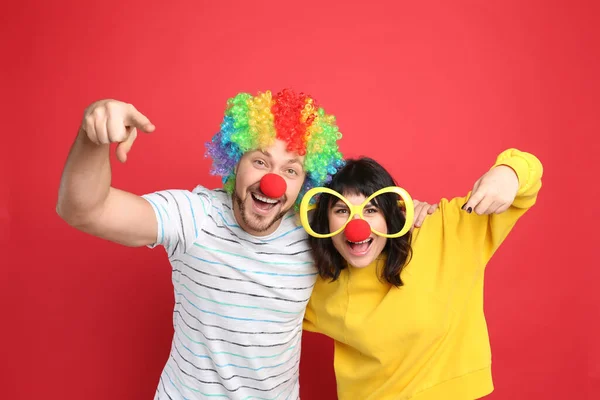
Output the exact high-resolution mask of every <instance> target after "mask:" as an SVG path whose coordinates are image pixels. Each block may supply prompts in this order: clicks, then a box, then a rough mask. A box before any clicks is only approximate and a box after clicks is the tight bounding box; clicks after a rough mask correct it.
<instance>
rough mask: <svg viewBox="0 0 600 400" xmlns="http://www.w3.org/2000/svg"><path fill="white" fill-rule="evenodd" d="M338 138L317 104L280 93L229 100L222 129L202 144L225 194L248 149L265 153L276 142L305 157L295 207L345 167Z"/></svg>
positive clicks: (230, 189) (289, 92)
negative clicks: (302, 182) (238, 164)
mask: <svg viewBox="0 0 600 400" xmlns="http://www.w3.org/2000/svg"><path fill="white" fill-rule="evenodd" d="M341 137H342V134H341V133H340V132H339V130H338V127H337V125H336V123H335V117H334V116H333V115H327V114H325V110H323V108H321V107H319V106H318V105H317V104H316V102H315V100H314V99H313V98H311V97H310V96H307V95H305V94H304V93H295V92H294V91H292V90H290V89H284V90H283V91H281V92H279V93H277V94H276V95H275V96H272V95H271V92H270V91H266V92H264V93H261V92H259V93H258V94H257V95H256V96H252V95H250V94H248V93H239V94H237V95H236V96H235V97H233V98H230V99H229V100H227V107H226V110H225V116H224V118H223V122H222V123H221V130H220V131H219V132H218V133H217V134H215V135H214V136H213V138H212V140H211V141H210V142H208V143H206V147H207V152H206V153H207V154H206V155H207V156H210V157H211V158H212V160H213V165H212V168H211V174H213V175H219V176H221V177H222V181H223V187H224V189H225V190H226V191H227V192H228V193H230V194H231V193H233V191H234V189H235V166H236V165H237V163H238V161H240V158H241V157H242V155H243V154H244V153H245V152H247V151H252V150H257V149H261V150H262V149H265V148H267V147H269V146H271V145H272V144H274V142H275V139H280V140H282V141H284V142H285V143H287V150H288V151H290V152H296V153H298V154H299V155H301V156H305V157H304V171H305V172H306V179H305V181H304V186H303V187H302V190H301V191H300V194H299V195H298V199H297V201H296V203H295V207H296V209H297V208H298V207H299V204H300V201H301V200H302V196H303V195H304V193H306V191H308V190H310V189H311V188H313V187H316V186H322V185H324V184H325V183H328V182H329V181H330V180H331V177H332V175H333V174H335V172H336V171H337V170H338V169H339V168H340V167H342V166H343V164H344V162H343V159H342V155H341V153H340V152H339V149H338V145H337V141H338V140H339V139H340V138H341Z"/></svg>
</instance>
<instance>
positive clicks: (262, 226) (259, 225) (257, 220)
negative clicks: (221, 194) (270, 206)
mask: <svg viewBox="0 0 600 400" xmlns="http://www.w3.org/2000/svg"><path fill="white" fill-rule="evenodd" d="M246 193H247V196H252V194H251V192H250V191H247V192H246ZM233 200H234V201H235V202H236V204H237V206H238V208H239V210H240V215H241V216H242V221H243V222H244V224H245V225H246V226H247V227H248V228H250V229H252V230H253V231H254V232H258V233H262V232H265V231H267V230H269V228H271V227H272V226H273V225H274V224H275V223H276V222H277V221H279V220H281V219H282V218H283V217H284V216H285V214H286V213H287V212H288V211H289V210H290V208H291V207H290V208H288V209H285V210H281V212H279V214H277V215H275V216H274V217H273V219H271V220H270V221H269V220H267V217H265V216H262V215H257V214H254V215H253V218H252V219H253V220H252V221H251V220H250V218H248V214H247V213H246V212H247V210H246V205H245V204H244V200H242V198H241V197H240V196H238V194H237V192H236V191H235V190H234V192H233ZM251 200H252V201H254V200H253V199H251ZM281 202H282V203H284V202H285V199H283V200H281Z"/></svg>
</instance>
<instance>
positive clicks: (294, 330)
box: [142, 186, 317, 400]
mask: <svg viewBox="0 0 600 400" xmlns="http://www.w3.org/2000/svg"><path fill="white" fill-rule="evenodd" d="M142 197H143V198H145V199H146V200H147V201H148V202H150V204H152V207H153V209H154V212H155V214H156V218H157V221H158V233H157V242H156V243H155V244H153V245H151V246H150V247H155V246H157V245H162V246H163V247H164V248H165V250H166V251H167V254H168V257H169V261H170V263H171V267H172V280H173V287H174V290H175V308H174V312H173V328H174V330H175V332H174V335H173V342H172V345H171V352H170V355H169V359H168V361H167V362H166V365H165V367H164V369H163V371H162V374H161V376H160V379H159V382H158V388H157V391H156V395H155V397H154V399H155V400H157V399H158V400H179V399H207V398H224V399H236V400H237V399H244V400H250V399H260V400H267V399H269V400H275V399H277V400H296V399H298V398H299V381H298V378H299V364H300V345H301V337H302V320H303V318H304V311H305V308H306V305H307V302H308V299H309V297H310V295H311V292H312V288H313V286H314V283H315V280H316V276H317V273H316V270H315V268H314V265H313V260H312V256H311V253H310V248H309V246H308V241H307V236H306V233H305V232H304V230H303V229H302V227H301V226H299V225H298V224H297V221H296V218H295V217H296V214H295V213H293V212H289V213H288V214H287V215H286V216H284V217H283V220H282V222H281V224H280V226H279V228H278V229H277V230H276V231H275V232H274V233H273V234H271V235H269V236H262V237H256V236H252V235H250V234H248V233H246V232H245V231H244V230H242V228H240V226H239V225H238V224H237V222H236V220H235V217H234V215H233V211H232V199H231V196H230V195H228V194H227V193H225V192H224V191H222V190H208V189H206V188H204V187H202V186H198V187H196V188H195V189H194V190H193V191H192V192H190V191H185V190H167V191H161V192H156V193H151V194H147V195H144V196H142Z"/></svg>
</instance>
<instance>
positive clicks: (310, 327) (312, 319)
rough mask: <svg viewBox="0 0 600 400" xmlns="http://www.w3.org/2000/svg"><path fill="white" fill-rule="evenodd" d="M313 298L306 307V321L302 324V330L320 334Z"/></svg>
mask: <svg viewBox="0 0 600 400" xmlns="http://www.w3.org/2000/svg"><path fill="white" fill-rule="evenodd" d="M313 293H314V292H313ZM312 302H313V300H312V296H311V299H310V300H309V301H308V305H307V306H306V312H305V313H304V321H303V323H302V329H304V330H305V331H309V332H318V333H320V332H319V329H318V328H317V314H316V312H315V310H314V309H313V307H312Z"/></svg>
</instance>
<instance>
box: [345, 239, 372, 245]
mask: <svg viewBox="0 0 600 400" xmlns="http://www.w3.org/2000/svg"><path fill="white" fill-rule="evenodd" d="M369 241H371V238H368V239H366V240H363V241H362V242H352V241H350V240H348V242H350V243H354V244H362V243H367V242H369Z"/></svg>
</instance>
